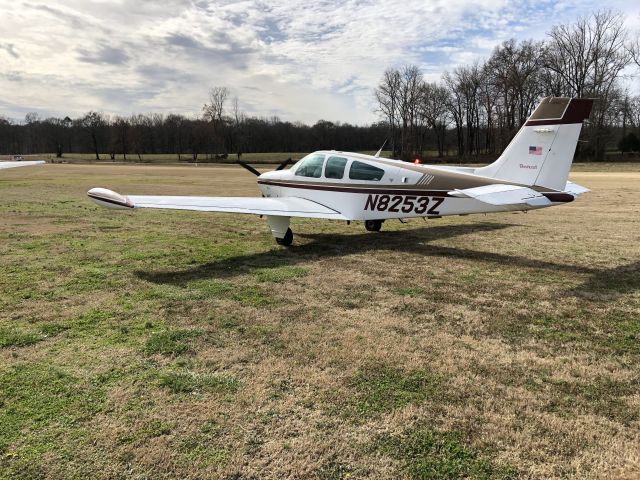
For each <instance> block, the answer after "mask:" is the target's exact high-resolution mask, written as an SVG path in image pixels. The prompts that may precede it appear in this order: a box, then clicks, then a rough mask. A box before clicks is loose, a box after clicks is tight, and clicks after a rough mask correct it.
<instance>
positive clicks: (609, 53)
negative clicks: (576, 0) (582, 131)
mask: <svg viewBox="0 0 640 480" xmlns="http://www.w3.org/2000/svg"><path fill="white" fill-rule="evenodd" d="M632 53H633V48H631V47H630V44H629V41H628V32H627V30H626V28H625V26H624V16H623V15H622V14H621V13H613V12H612V11H611V10H603V11H598V12H595V13H593V14H592V15H591V16H589V17H585V18H581V19H579V20H578V21H577V22H576V23H574V24H571V25H558V26H555V27H553V28H552V29H551V31H550V32H549V41H548V42H547V45H546V48H545V52H544V56H543V62H544V66H545V67H546V68H547V69H548V70H550V71H551V72H553V74H555V75H557V77H558V78H559V79H561V80H562V82H563V83H564V85H565V86H566V92H567V93H568V94H569V95H570V96H574V97H594V98H596V99H597V101H596V102H595V104H594V108H593V111H592V113H591V127H590V128H587V130H586V133H587V136H588V138H589V141H590V143H591V145H590V147H591V149H592V150H593V152H594V155H595V158H596V160H602V159H603V158H604V152H605V148H606V141H607V139H608V138H609V136H610V135H609V132H610V129H609V126H608V125H606V119H607V116H608V110H609V108H610V105H612V104H613V103H614V101H615V99H616V97H617V96H619V95H620V91H619V89H618V88H617V82H618V79H619V78H620V74H621V72H622V70H623V69H624V68H625V67H626V66H627V65H629V63H630V62H631V61H632V59H633V55H632Z"/></svg>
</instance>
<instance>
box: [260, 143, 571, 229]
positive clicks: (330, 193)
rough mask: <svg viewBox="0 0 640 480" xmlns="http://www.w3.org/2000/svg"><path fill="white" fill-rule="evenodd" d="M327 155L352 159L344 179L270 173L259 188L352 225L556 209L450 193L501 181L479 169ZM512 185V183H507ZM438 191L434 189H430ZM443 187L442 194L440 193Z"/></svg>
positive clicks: (293, 172)
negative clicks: (356, 166) (355, 165)
mask: <svg viewBox="0 0 640 480" xmlns="http://www.w3.org/2000/svg"><path fill="white" fill-rule="evenodd" d="M312 155H323V156H325V157H326V159H325V163H326V160H328V159H329V158H332V157H339V158H345V159H347V164H346V167H345V169H344V178H341V179H335V178H332V179H327V178H326V177H325V175H324V174H322V175H321V176H320V177H318V178H307V177H301V176H298V175H296V166H294V167H292V168H291V169H289V170H279V171H273V172H267V173H263V174H262V175H260V177H259V178H258V186H259V188H260V191H261V192H262V194H263V195H264V196H265V197H267V198H286V197H297V198H304V199H306V200H310V201H312V202H315V203H318V204H320V205H323V206H325V207H328V208H330V209H332V210H336V211H338V212H340V213H341V214H342V215H343V216H344V217H346V218H348V219H349V220H383V219H397V218H414V217H442V216H447V215H468V214H473V213H490V212H504V211H510V210H521V211H524V210H531V209H536V208H543V207H545V206H551V205H555V204H558V203H564V202H553V203H551V204H550V205H518V207H517V208H513V206H509V205H489V204H487V203H486V202H482V201H479V200H476V199H474V198H459V197H455V196H454V195H452V194H451V193H450V192H451V191H453V190H455V189H456V188H460V186H461V185H473V186H482V185H489V184H495V183H496V180H495V179H490V178H487V179H484V178H482V177H478V176H477V175H474V174H473V173H472V171H473V170H474V169H473V168H464V167H462V168H458V167H436V166H428V165H415V164H412V163H407V162H403V161H400V160H388V159H381V158H378V157H373V156H369V155H362V154H358V153H349V152H336V151H319V152H315V153H314V154H312ZM354 161H359V162H362V163H366V164H369V165H371V166H375V167H376V168H380V169H382V170H384V175H383V176H382V178H381V179H380V180H377V181H363V182H355V181H354V180H351V179H349V178H348V172H349V171H350V166H351V164H352V162H354ZM505 183H506V182H505ZM430 185H434V187H430ZM435 187H437V188H435ZM572 199H573V198H571V199H568V198H566V199H565V201H567V200H569V201H570V200H572Z"/></svg>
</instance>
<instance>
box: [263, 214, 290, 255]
mask: <svg viewBox="0 0 640 480" xmlns="http://www.w3.org/2000/svg"><path fill="white" fill-rule="evenodd" d="M267 221H268V222H269V228H270V229H271V234H272V235H273V238H275V239H276V243H277V244H278V245H282V246H284V247H288V246H289V245H291V244H292V243H293V232H292V231H291V229H290V228H289V217H281V216H275V215H267Z"/></svg>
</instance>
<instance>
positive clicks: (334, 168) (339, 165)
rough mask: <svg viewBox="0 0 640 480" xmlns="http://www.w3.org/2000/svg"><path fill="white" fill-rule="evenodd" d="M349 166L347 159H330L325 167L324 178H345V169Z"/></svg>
mask: <svg viewBox="0 0 640 480" xmlns="http://www.w3.org/2000/svg"><path fill="white" fill-rule="evenodd" d="M346 166H347V159H346V158H344V157H329V159H328V160H327V165H326V166H325V167H324V176H325V177H326V178H338V179H340V178H342V177H344V167H346Z"/></svg>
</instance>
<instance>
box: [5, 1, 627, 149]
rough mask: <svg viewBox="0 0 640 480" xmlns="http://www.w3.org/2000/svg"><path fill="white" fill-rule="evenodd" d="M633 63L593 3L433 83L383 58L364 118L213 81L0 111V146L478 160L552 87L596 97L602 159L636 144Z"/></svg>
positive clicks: (614, 23) (593, 136) (591, 137)
mask: <svg viewBox="0 0 640 480" xmlns="http://www.w3.org/2000/svg"><path fill="white" fill-rule="evenodd" d="M633 66H635V67H640V45H639V43H638V40H636V41H635V43H634V42H633V41H631V39H630V32H628V31H627V30H626V29H625V26H624V18H623V16H622V15H621V14H619V13H614V12H612V11H599V12H595V13H593V14H592V15H590V16H589V17H585V18H582V19H580V20H578V21H577V22H575V23H573V24H567V25H558V26H555V27H553V28H551V30H550V31H549V32H548V35H547V38H546V40H544V41H538V42H536V41H531V40H529V41H522V42H517V41H515V40H509V41H506V42H504V43H502V44H501V45H499V46H498V47H496V48H495V49H494V51H493V52H492V54H491V56H490V57H489V58H488V59H487V60H485V61H477V62H475V63H473V64H471V65H463V66H460V67H458V68H455V69H454V70H453V71H451V72H447V73H445V74H444V75H443V76H442V78H441V80H440V81H438V82H428V81H425V79H424V77H423V74H422V72H421V71H420V68H419V67H417V66H415V65H406V66H403V67H400V68H389V69H387V70H386V71H385V72H384V74H383V76H382V79H381V80H380V83H379V85H378V86H377V88H375V90H374V92H373V93H374V97H375V103H376V105H377V107H376V111H377V112H378V113H379V115H380V121H379V122H376V123H373V124H371V125H366V126H355V125H350V124H347V123H334V122H329V121H325V120H320V121H318V122H317V123H316V124H315V125H312V126H309V125H305V124H303V123H300V122H288V121H282V120H280V119H279V118H277V117H272V118H260V117H252V116H248V115H246V114H245V113H244V112H242V110H241V109H240V102H239V99H238V98H237V97H231V91H230V90H229V89H228V88H227V87H214V88H212V89H211V90H210V92H209V98H208V101H207V102H206V103H205V104H204V106H203V108H202V112H201V114H200V115H198V116H196V117H186V116H184V115H177V114H170V115H163V114H159V113H150V114H136V115H131V116H129V117H123V116H109V115H105V114H103V113H101V112H96V111H91V112H88V113H87V114H85V115H83V116H82V117H80V118H75V119H72V118H69V117H65V118H54V117H52V118H41V117H40V116H39V115H38V114H37V113H29V114H27V115H26V116H25V119H24V121H23V122H19V123H18V122H13V121H11V120H9V119H7V118H3V117H1V116H0V154H4V155H7V154H38V153H55V154H56V155H57V156H58V157H62V156H63V155H64V154H65V153H87V152H93V154H94V155H95V158H96V159H105V158H104V157H105V156H107V158H111V159H114V158H115V157H116V155H122V156H124V158H125V160H126V159H127V158H133V159H138V160H143V158H144V155H147V154H159V153H162V154H173V155H176V156H177V158H178V159H180V160H194V161H197V160H202V159H203V157H204V158H213V159H216V158H218V159H219V158H226V157H227V156H229V155H237V156H238V157H240V156H241V155H242V153H253V152H309V151H314V150H319V149H336V150H347V151H366V150H377V149H378V148H379V147H380V146H381V144H382V143H383V141H386V148H387V149H390V150H391V151H392V154H393V156H394V157H395V158H402V159H405V160H411V159H413V158H415V157H416V156H421V155H424V154H426V152H430V153H433V152H435V154H436V155H437V156H439V157H444V156H448V155H455V156H456V157H458V158H460V159H475V158H478V157H480V156H483V155H489V154H492V155H495V154H498V153H499V152H500V151H502V150H503V149H504V147H505V146H506V145H507V144H508V143H509V141H510V140H511V138H512V137H513V136H514V135H515V133H516V132H517V131H518V129H519V128H520V126H522V124H523V123H524V122H525V120H526V119H527V117H528V116H529V115H530V113H531V112H532V110H533V108H535V106H536V105H537V103H538V102H539V101H540V99H541V98H543V97H545V96H548V95H553V96H569V97H593V98H595V99H596V102H595V104H594V110H593V112H592V115H591V118H590V121H589V122H588V123H587V125H586V127H585V129H584V142H582V143H581V144H580V147H579V149H580V155H581V156H582V157H583V158H594V159H597V160H602V159H603V158H604V154H605V152H606V150H607V149H608V148H610V147H619V148H620V149H622V150H623V151H636V152H637V151H640V95H638V94H637V92H635V93H631V92H629V91H627V90H626V89H625V87H624V86H623V85H625V82H624V81H623V80H624V79H625V78H624V77H625V75H626V76H630V75H634V76H633V77H632V81H636V83H637V69H636V70H630V69H631V68H632V67H633ZM630 72H631V73H630ZM627 80H628V79H627ZM628 83H629V82H628V81H627V82H626V84H628Z"/></svg>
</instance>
